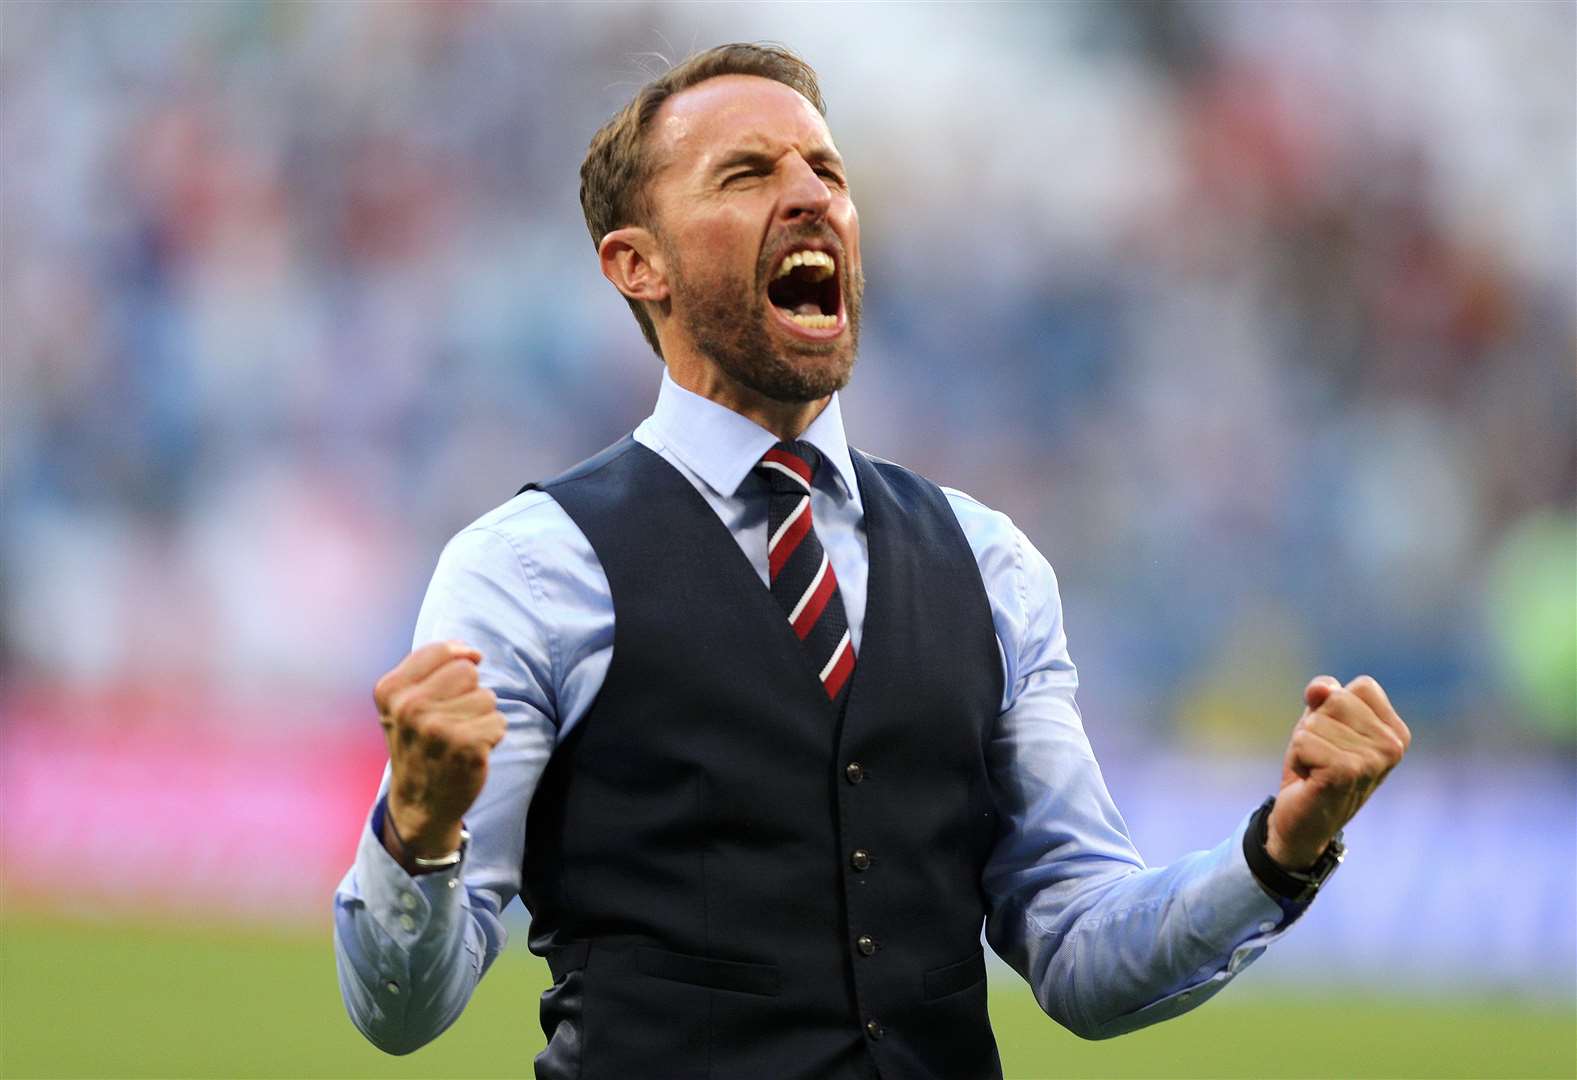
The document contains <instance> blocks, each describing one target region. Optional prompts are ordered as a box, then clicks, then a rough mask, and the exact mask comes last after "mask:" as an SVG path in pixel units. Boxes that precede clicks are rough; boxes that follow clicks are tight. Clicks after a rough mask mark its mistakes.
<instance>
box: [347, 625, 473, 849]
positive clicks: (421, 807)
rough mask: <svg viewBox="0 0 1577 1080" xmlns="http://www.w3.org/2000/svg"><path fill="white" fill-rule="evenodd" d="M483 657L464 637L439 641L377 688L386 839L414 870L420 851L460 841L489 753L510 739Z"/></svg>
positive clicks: (413, 655)
mask: <svg viewBox="0 0 1577 1080" xmlns="http://www.w3.org/2000/svg"><path fill="white" fill-rule="evenodd" d="M481 660H482V654H481V653H479V652H477V651H476V650H475V649H473V648H471V646H469V645H467V644H465V643H464V642H462V641H436V642H433V643H432V644H430V645H423V646H422V647H421V648H419V649H417V650H416V651H415V652H413V653H411V654H410V655H409V656H407V657H406V658H405V659H404V660H402V661H400V663H399V665H398V666H397V667H395V668H394V670H393V671H390V672H389V673H388V674H387V675H385V676H384V677H383V678H381V679H379V680H378V685H377V686H376V687H375V688H374V689H373V692H372V697H373V700H374V701H375V702H377V704H378V717H379V720H380V722H381V723H382V724H383V731H384V735H385V736H386V737H387V738H388V741H389V770H390V779H389V809H388V813H387V814H385V815H384V833H383V845H384V847H386V848H388V849H389V852H390V853H391V854H393V855H394V856H395V857H396V858H397V859H399V860H400V861H401V863H402V864H403V865H404V866H405V868H406V869H407V870H411V869H413V865H412V864H411V863H410V859H411V858H413V857H416V858H437V857H439V856H441V855H446V854H448V853H449V852H451V851H454V850H455V849H456V848H458V847H459V846H460V818H461V816H462V815H463V814H464V813H465V812H466V811H467V810H469V809H470V808H471V804H472V803H473V802H475V801H476V797H477V795H478V794H480V793H481V790H482V783H483V781H485V780H486V779H487V758H488V753H489V752H490V751H491V750H492V749H493V747H495V746H497V745H498V743H499V740H501V739H502V738H503V737H504V717H503V715H502V714H500V713H499V711H498V699H497V698H496V697H494V695H493V692H492V691H491V690H488V689H486V688H485V687H483V686H481V685H480V684H479V683H478V682H477V665H478V664H479V663H481ZM391 829H392V830H393V831H394V833H395V835H393V836H391V835H390V830H391Z"/></svg>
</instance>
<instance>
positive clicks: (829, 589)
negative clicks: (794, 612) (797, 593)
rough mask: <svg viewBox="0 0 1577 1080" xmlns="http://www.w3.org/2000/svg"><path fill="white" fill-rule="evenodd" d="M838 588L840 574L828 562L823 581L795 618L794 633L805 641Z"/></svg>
mask: <svg viewBox="0 0 1577 1080" xmlns="http://www.w3.org/2000/svg"><path fill="white" fill-rule="evenodd" d="M837 588H838V575H837V574H834V573H833V572H832V563H830V562H829V563H828V564H827V572H826V573H825V574H823V575H821V583H820V584H819V585H817V586H816V591H815V592H814V593H812V594H811V597H810V599H809V600H807V601H805V606H804V607H803V608H801V609H800V613H799V618H797V619H795V620H794V633H796V634H798V635H799V639H800V640H801V641H804V640H805V638H806V636H807V635H809V634H810V631H811V627H813V626H815V625H816V620H817V619H819V618H821V613H822V612H823V611H825V610H826V607H827V601H828V600H831V599H832V594H833V593H834V592H835V591H836V590H837Z"/></svg>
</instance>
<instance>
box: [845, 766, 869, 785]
mask: <svg viewBox="0 0 1577 1080" xmlns="http://www.w3.org/2000/svg"><path fill="white" fill-rule="evenodd" d="M843 775H844V776H846V777H848V778H849V783H851V784H858V783H859V782H860V781H861V780H864V779H865V766H863V765H861V764H860V763H859V762H858V761H851V762H849V764H848V765H846V766H845V767H844V769H843Z"/></svg>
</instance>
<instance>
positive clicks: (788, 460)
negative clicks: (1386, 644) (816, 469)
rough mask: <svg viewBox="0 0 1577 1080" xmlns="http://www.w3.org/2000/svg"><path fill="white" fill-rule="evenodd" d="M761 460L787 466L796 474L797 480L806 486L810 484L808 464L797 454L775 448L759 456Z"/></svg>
mask: <svg viewBox="0 0 1577 1080" xmlns="http://www.w3.org/2000/svg"><path fill="white" fill-rule="evenodd" d="M761 460H762V461H775V462H777V463H778V464H779V465H784V466H787V467H788V468H790V469H793V470H794V471H795V472H796V473H798V474H799V478H800V479H801V480H803V481H805V483H806V485H807V486H808V485H809V484H810V463H809V462H807V461H806V460H805V459H804V458H802V457H800V456H799V455H797V454H790V453H788V452H787V451H785V450H779V449H777V448H776V447H773V448H772V449H771V450H768V451H767V452H766V453H765V454H762V455H761Z"/></svg>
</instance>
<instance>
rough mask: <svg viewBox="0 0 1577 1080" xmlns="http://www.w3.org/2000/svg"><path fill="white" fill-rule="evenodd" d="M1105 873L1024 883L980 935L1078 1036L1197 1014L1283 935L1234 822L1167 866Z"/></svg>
mask: <svg viewBox="0 0 1577 1080" xmlns="http://www.w3.org/2000/svg"><path fill="white" fill-rule="evenodd" d="M1246 821H1247V819H1246V818H1245V823H1246ZM1108 866H1109V867H1110V870H1098V869H1097V870H1095V871H1094V872H1092V873H1090V874H1089V875H1088V876H1082V877H1065V878H1062V879H1061V880H1057V881H1055V882H1052V883H1049V884H1047V885H1046V886H1045V887H1043V888H1039V889H1036V888H1034V887H1033V886H1032V884H1031V880H1030V879H1029V878H1028V877H1027V878H1026V880H1025V882H1024V886H1025V887H1024V888H1022V889H1020V890H1018V891H1017V892H1016V894H1015V895H1014V896H1012V897H1009V898H1007V899H1006V900H1005V902H1003V903H1002V904H1000V905H999V906H998V908H997V909H996V911H995V912H994V914H993V917H992V920H991V923H990V925H989V927H988V935H989V936H990V938H991V943H992V946H993V947H994V948H995V949H996V950H997V951H998V952H999V953H1000V954H1002V956H1003V957H1004V958H1006V959H1007V960H1008V961H1009V962H1010V963H1011V964H1013V966H1014V967H1015V968H1017V969H1018V970H1019V971H1020V972H1021V973H1022V974H1023V975H1024V976H1025V978H1026V979H1027V980H1028V981H1029V983H1030V985H1031V987H1032V988H1033V990H1034V993H1035V997H1036V999H1037V1001H1039V1003H1040V1005H1041V1007H1042V1008H1043V1009H1044V1010H1045V1011H1046V1012H1047V1014H1048V1015H1050V1016H1052V1017H1053V1018H1054V1019H1056V1020H1057V1021H1058V1022H1059V1023H1061V1024H1063V1025H1064V1026H1066V1027H1067V1028H1068V1029H1069V1030H1071V1031H1073V1032H1075V1033H1076V1034H1078V1035H1081V1036H1083V1037H1085V1038H1107V1037H1110V1036H1113V1035H1120V1034H1123V1033H1124V1032H1127V1031H1132V1030H1134V1029H1136V1028H1140V1027H1145V1026H1147V1025H1149V1024H1153V1023H1156V1022H1158V1021H1161V1020H1166V1019H1170V1018H1171V1017H1174V1016H1178V1015H1180V1014H1182V1013H1184V1012H1187V1011H1189V1010H1190V1009H1193V1008H1195V1007H1197V1006H1198V1005H1200V1004H1202V1003H1203V1002H1205V1001H1206V1000H1208V999H1209V998H1210V997H1212V996H1214V994H1215V993H1216V992H1217V991H1219V990H1220V989H1221V988H1222V987H1224V986H1225V985H1226V984H1227V982H1229V981H1230V980H1231V979H1232V978H1233V977H1234V976H1235V975H1236V974H1237V973H1238V972H1239V971H1241V970H1242V969H1243V968H1244V967H1246V966H1247V965H1248V964H1250V963H1252V962H1253V961H1254V960H1255V959H1257V958H1258V956H1259V955H1260V953H1261V952H1262V951H1263V950H1264V947H1265V946H1266V945H1268V944H1269V943H1270V942H1271V941H1273V940H1274V939H1275V938H1277V937H1279V936H1280V933H1281V932H1282V930H1283V929H1284V928H1285V927H1284V926H1283V923H1284V921H1285V919H1286V916H1285V914H1284V912H1283V910H1282V908H1281V906H1280V905H1278V904H1277V903H1276V901H1274V900H1272V899H1271V898H1270V897H1269V896H1268V895H1267V894H1266V893H1265V892H1264V890H1263V889H1261V887H1260V886H1259V885H1258V883H1257V882H1256V881H1255V880H1254V878H1253V875H1252V874H1251V872H1250V871H1249V869H1248V864H1247V862H1246V861H1245V860H1244V858H1243V854H1242V826H1241V825H1240V826H1239V829H1238V830H1237V831H1236V832H1235V833H1234V835H1233V836H1232V837H1231V838H1230V839H1228V840H1225V841H1223V842H1222V843H1221V844H1219V845H1218V846H1217V847H1215V848H1214V849H1212V850H1210V851H1200V852H1195V853H1193V854H1191V855H1187V856H1184V857H1183V858H1181V859H1178V860H1177V861H1176V862H1174V863H1172V864H1171V865H1169V866H1166V867H1159V868H1155V869H1148V870H1137V869H1129V868H1124V867H1122V865H1121V864H1119V863H1111V864H1108Z"/></svg>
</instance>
